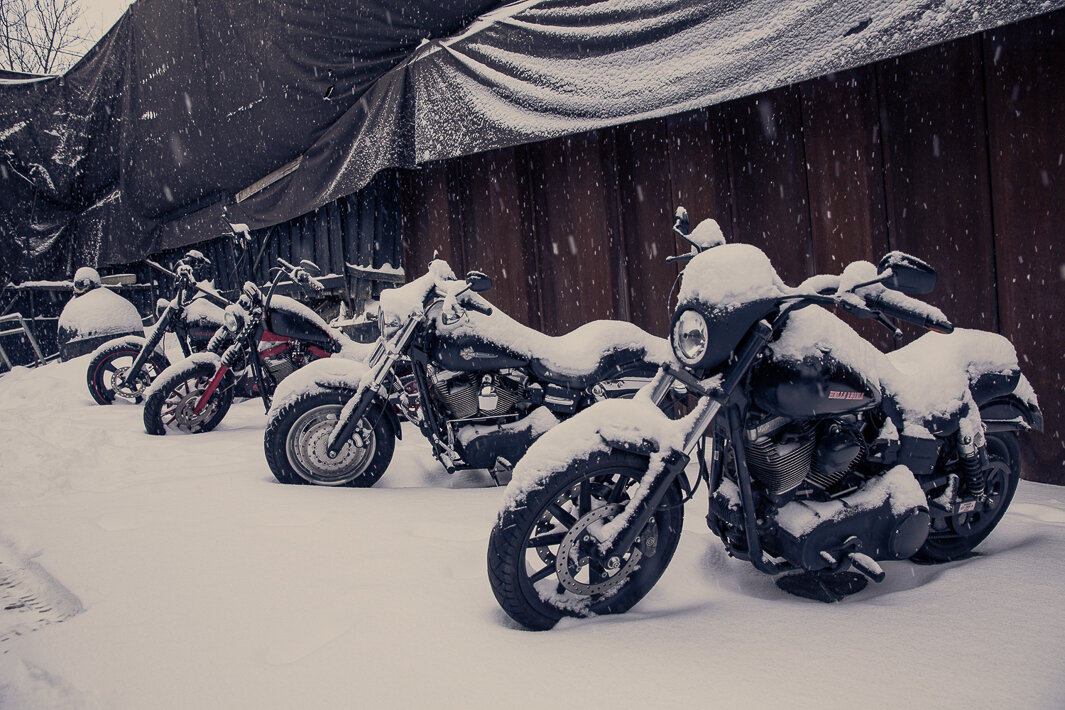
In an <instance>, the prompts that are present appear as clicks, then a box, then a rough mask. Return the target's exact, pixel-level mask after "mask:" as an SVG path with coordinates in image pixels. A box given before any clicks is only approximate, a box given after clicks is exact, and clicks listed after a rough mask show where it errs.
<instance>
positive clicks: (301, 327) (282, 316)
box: [267, 305, 333, 348]
mask: <svg viewBox="0 0 1065 710" xmlns="http://www.w3.org/2000/svg"><path fill="white" fill-rule="evenodd" d="M267 329H268V330H270V331H271V332H273V333H276V334H278V335H283V336H285V337H286V338H293V339H295V340H302V341H303V342H305V343H313V344H314V345H317V346H319V347H322V348H328V347H329V346H330V344H331V343H332V342H333V338H332V336H331V335H330V334H329V331H328V330H326V328H325V327H323V326H322V325H321V324H319V323H317V322H315V321H314V320H312V319H310V318H305V317H303V314H301V313H298V312H295V311H293V310H291V309H287V308H274V307H273V305H271V307H270V310H269V312H268V313H267Z"/></svg>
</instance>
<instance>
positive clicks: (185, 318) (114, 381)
mask: <svg viewBox="0 0 1065 710" xmlns="http://www.w3.org/2000/svg"><path fill="white" fill-rule="evenodd" d="M147 263H148V264H149V265H150V266H152V267H154V268H155V269H158V270H159V271H161V272H163V273H164V274H167V275H168V276H170V277H171V278H173V279H174V297H173V298H172V299H171V300H170V301H165V300H163V299H160V303H159V306H160V309H159V310H158V311H157V312H158V315H159V318H158V320H157V321H156V324H155V329H154V330H153V331H152V333H151V334H150V335H149V336H148V337H147V338H142V337H140V336H138V335H127V336H122V337H120V338H114V339H112V340H109V341H107V342H106V343H104V344H103V345H101V346H100V347H99V348H97V349H96V350H95V351H94V352H93V354H92V357H91V358H90V360H89V367H88V370H87V371H86V373H85V380H86V383H87V384H88V386H89V394H90V395H92V398H93V400H94V401H95V402H96V403H97V404H111V403H112V402H114V401H116V398H120V399H124V400H129V401H131V402H137V403H139V402H141V401H142V399H143V397H144V391H145V390H146V389H147V388H148V386H149V385H151V383H152V382H153V381H154V380H155V379H156V378H157V377H158V376H159V373H161V372H162V371H163V370H165V369H166V368H167V367H169V366H170V360H169V359H168V358H167V356H166V354H165V353H164V352H163V350H162V348H161V347H160V346H161V344H162V342H163V338H164V336H165V335H166V334H167V333H174V334H175V336H176V337H177V341H178V345H179V347H180V348H181V352H182V354H183V355H184V356H185V357H188V356H189V355H191V354H192V353H194V352H202V351H203V350H205V349H206V348H207V344H208V343H209V342H210V338H211V336H212V335H213V334H214V332H215V330H216V329H217V328H219V327H220V326H221V325H222V309H223V308H225V307H227V306H229V305H230V303H229V301H227V300H226V299H224V298H222V297H221V296H219V295H218V294H217V293H215V292H214V291H212V290H211V289H210V288H209V287H208V286H206V285H205V284H204V285H201V282H202V281H204V279H206V278H207V273H206V272H207V271H208V270H209V269H210V266H211V261H210V260H209V259H208V258H207V257H205V256H204V255H203V254H202V253H201V252H199V251H198V250H196V249H193V250H191V251H189V252H188V253H187V254H185V256H184V257H182V258H181V260H180V261H178V263H177V266H176V267H175V269H174V271H170V270H169V269H167V268H165V267H163V266H161V265H159V264H157V263H155V262H154V261H151V260H149V261H148V262H147ZM164 304H165V305H164Z"/></svg>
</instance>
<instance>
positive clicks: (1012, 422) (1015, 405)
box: [980, 394, 1043, 433]
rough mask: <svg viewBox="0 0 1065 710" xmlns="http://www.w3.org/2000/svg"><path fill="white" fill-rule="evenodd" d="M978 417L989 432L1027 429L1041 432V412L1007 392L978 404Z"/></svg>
mask: <svg viewBox="0 0 1065 710" xmlns="http://www.w3.org/2000/svg"><path fill="white" fill-rule="evenodd" d="M980 419H982V420H983V423H984V426H986V427H987V430H988V431H989V432H995V431H1027V430H1029V429H1032V430H1035V431H1038V432H1040V433H1042V431H1043V413H1042V412H1040V411H1039V408H1038V407H1036V406H1035V405H1029V404H1027V403H1026V402H1024V401H1022V400H1021V399H1020V398H1019V397H1017V396H1015V395H1012V394H1009V395H1005V396H1004V397H996V398H994V399H992V400H991V401H989V402H985V403H984V404H982V405H981V406H980Z"/></svg>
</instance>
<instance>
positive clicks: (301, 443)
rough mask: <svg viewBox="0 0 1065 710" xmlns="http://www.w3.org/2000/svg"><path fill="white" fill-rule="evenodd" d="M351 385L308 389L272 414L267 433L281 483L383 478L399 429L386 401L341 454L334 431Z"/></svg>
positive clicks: (363, 483) (269, 456)
mask: <svg viewBox="0 0 1065 710" xmlns="http://www.w3.org/2000/svg"><path fill="white" fill-rule="evenodd" d="M354 396H355V392H353V391H351V390H328V391H325V392H312V393H307V394H302V395H299V396H298V397H296V398H295V399H293V400H292V401H291V402H288V403H286V404H285V405H284V406H282V407H281V408H280V409H278V410H277V412H276V413H275V414H274V415H273V416H272V417H270V421H269V422H268V423H267V426H266V434H265V436H264V437H263V447H264V449H265V453H266V462H267V464H268V465H269V466H270V470H271V471H272V472H273V474H274V478H276V479H277V480H278V481H280V482H281V483H310V484H313V485H317V486H352V487H356V488H368V487H370V486H372V485H373V484H375V483H377V481H378V480H380V478H381V476H382V475H384V473H385V471H386V470H387V469H388V464H389V463H391V461H392V454H393V453H394V452H395V448H396V432H395V430H394V428H393V426H392V420H391V419H390V418H389V416H388V415H387V414H386V413H385V411H384V408H383V407H384V406H390V405H387V404H386V405H383V406H382V405H381V404H380V403H377V402H375V403H374V404H373V405H372V406H371V407H370V409H369V411H368V412H367V413H366V416H364V417H363V419H362V421H360V422H359V426H358V428H357V429H356V432H355V435H354V436H352V438H351V440H349V441H347V442H345V443H344V446H343V448H342V449H341V450H340V451H339V452H338V453H337V454H336V455H335V456H330V454H329V452H328V447H329V436H330V434H331V433H332V431H333V429H334V427H335V426H336V423H337V419H338V418H339V416H340V412H341V410H343V408H344V405H345V404H347V403H348V401H349V400H350V399H351V398H352V397H354Z"/></svg>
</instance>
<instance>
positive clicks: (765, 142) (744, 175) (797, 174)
mask: <svg viewBox="0 0 1065 710" xmlns="http://www.w3.org/2000/svg"><path fill="white" fill-rule="evenodd" d="M723 109H724V111H725V115H726V118H727V126H728V131H729V142H730V151H729V157H730V163H729V164H730V172H731V176H732V183H733V189H734V193H733V194H734V199H735V202H734V206H733V208H734V226H735V234H734V239H735V241H738V242H745V243H748V244H753V245H755V246H757V247H758V248H759V249H761V250H762V251H764V252H765V253H766V254H767V255H768V256H769V258H770V260H771V261H772V262H773V266H774V267H776V270H777V273H778V274H780V277H781V278H782V279H784V280H785V281H787V282H788V283H792V284H794V283H798V282H799V281H801V280H802V279H804V278H806V276H808V275H809V274H811V273H812V272H813V269H814V255H813V245H812V239H811V235H810V218H809V198H808V196H807V187H806V160H805V157H804V155H803V140H802V111H801V105H800V101H799V92H798V89H797V88H796V87H794V86H789V87H785V88H782V89H776V90H774V91H769V92H766V93H764V94H759V95H757V96H753V97H748V98H744V99H739V100H737V101H732V102H730V103H728V104H725V106H724V107H723Z"/></svg>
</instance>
